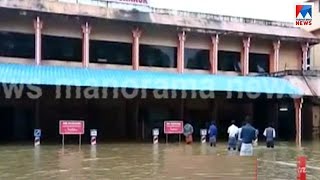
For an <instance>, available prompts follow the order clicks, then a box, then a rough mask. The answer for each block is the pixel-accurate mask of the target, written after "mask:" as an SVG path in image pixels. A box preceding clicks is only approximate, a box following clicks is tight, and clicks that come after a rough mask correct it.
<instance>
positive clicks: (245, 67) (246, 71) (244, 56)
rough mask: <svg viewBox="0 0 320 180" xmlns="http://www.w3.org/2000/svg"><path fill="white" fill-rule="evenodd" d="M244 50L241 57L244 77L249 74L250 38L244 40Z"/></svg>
mask: <svg viewBox="0 0 320 180" xmlns="http://www.w3.org/2000/svg"><path fill="white" fill-rule="evenodd" d="M242 43H243V48H242V51H241V53H242V55H241V74H242V75H243V76H245V75H248V74H249V52H250V37H247V38H245V39H243V40H242Z"/></svg>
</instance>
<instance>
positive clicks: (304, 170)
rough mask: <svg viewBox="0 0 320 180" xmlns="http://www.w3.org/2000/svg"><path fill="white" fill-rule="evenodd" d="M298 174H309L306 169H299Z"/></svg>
mask: <svg viewBox="0 0 320 180" xmlns="http://www.w3.org/2000/svg"><path fill="white" fill-rule="evenodd" d="M298 172H299V174H300V173H303V174H305V173H307V170H306V167H299V169H298Z"/></svg>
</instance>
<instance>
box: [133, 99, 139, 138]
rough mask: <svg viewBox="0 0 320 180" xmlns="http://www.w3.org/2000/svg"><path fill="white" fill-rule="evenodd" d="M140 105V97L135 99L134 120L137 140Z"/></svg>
mask: <svg viewBox="0 0 320 180" xmlns="http://www.w3.org/2000/svg"><path fill="white" fill-rule="evenodd" d="M139 107H140V101H139V99H134V104H133V121H134V125H135V137H136V140H139V133H140V132H139V129H140V128H139V109H140V108H139Z"/></svg>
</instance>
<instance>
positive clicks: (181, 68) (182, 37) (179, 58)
mask: <svg viewBox="0 0 320 180" xmlns="http://www.w3.org/2000/svg"><path fill="white" fill-rule="evenodd" d="M178 38H179V39H178V49H177V51H178V52H177V71H178V73H183V72H184V43H185V40H186V33H185V32H184V31H183V32H181V33H179V34H178Z"/></svg>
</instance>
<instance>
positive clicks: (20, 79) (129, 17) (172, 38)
mask: <svg viewBox="0 0 320 180" xmlns="http://www.w3.org/2000/svg"><path fill="white" fill-rule="evenodd" d="M81 2H83V3H81ZM121 2H122V1H121ZM140 2H141V3H142V4H140ZM144 2H147V1H139V2H138V1H135V2H134V3H135V4H138V5H132V4H129V5H124V4H122V3H120V2H119V3H117V2H115V1H112V2H107V1H58V0H51V1H45V0H40V1H39V0H37V1H34V0H32V1H31V0H11V1H6V0H0V9H1V12H2V16H1V17H0V19H1V21H0V23H1V25H0V37H1V42H0V46H1V48H0V56H1V58H0V61H1V64H0V82H1V83H2V87H1V94H0V96H1V97H0V98H1V101H0V102H1V107H0V116H1V118H2V124H1V126H0V141H1V142H11V141H14V142H16V141H20V140H21V141H26V140H32V138H33V137H32V136H33V129H34V128H40V129H42V132H43V141H44V142H46V141H47V142H48V141H60V135H59V120H84V121H85V123H86V133H87V134H86V137H85V138H86V139H87V138H88V132H89V129H91V128H94V129H98V134H99V135H98V140H101V141H102V140H110V141H121V140H124V141H127V140H134V141H151V135H152V134H151V132H152V129H153V128H160V134H161V136H160V138H162V139H163V137H164V136H163V131H162V129H163V122H164V121H165V120H183V121H189V122H191V124H193V125H194V128H195V136H196V137H199V133H200V129H201V128H207V126H208V124H209V123H210V121H212V120H214V121H216V122H217V125H218V129H219V134H220V135H221V136H220V135H219V137H221V138H224V137H226V129H227V127H228V126H229V125H230V122H231V120H236V121H237V124H238V125H239V126H240V125H241V123H242V120H243V119H244V118H245V116H248V115H249V116H252V117H253V119H254V122H253V125H254V126H255V127H256V128H257V129H259V131H260V132H262V131H263V129H264V128H265V127H266V126H267V124H268V123H269V122H273V123H274V124H275V127H276V129H277V132H278V136H279V138H280V139H281V140H294V139H296V140H297V142H300V140H301V138H302V136H301V135H302V134H303V133H302V132H305V133H306V134H307V133H308V131H309V130H308V129H306V127H309V126H306V125H305V122H310V119H308V118H304V117H305V116H302V119H301V114H302V103H303V102H304V101H303V100H302V97H304V96H305V94H304V92H303V91H302V90H301V89H299V87H297V86H296V84H294V83H291V81H290V80H288V79H286V78H284V76H281V75H279V73H280V72H283V71H287V70H295V71H299V72H300V71H302V70H304V68H305V67H306V65H307V62H308V51H309V47H311V46H313V45H314V44H317V43H318V42H319V40H318V38H317V37H316V36H314V35H313V34H312V33H310V32H308V31H306V30H303V29H300V28H295V27H293V23H285V22H274V21H267V20H258V19H249V18H240V17H231V16H222V15H212V14H202V13H191V12H183V11H173V10H165V9H156V8H152V7H149V6H148V5H147V4H144ZM130 3H132V2H130ZM316 85H317V84H316ZM260 134H261V133H260Z"/></svg>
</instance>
